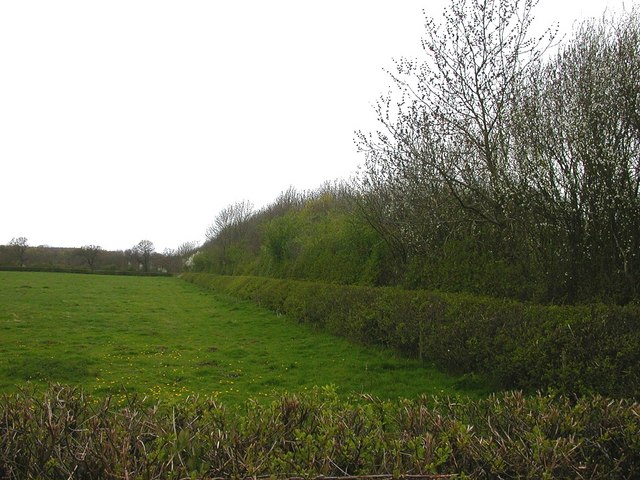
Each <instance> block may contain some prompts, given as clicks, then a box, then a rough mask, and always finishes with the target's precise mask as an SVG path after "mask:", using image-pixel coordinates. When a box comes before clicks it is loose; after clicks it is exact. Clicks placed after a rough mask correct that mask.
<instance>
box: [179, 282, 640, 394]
mask: <svg viewBox="0 0 640 480" xmlns="http://www.w3.org/2000/svg"><path fill="white" fill-rule="evenodd" d="M182 278H184V279H185V280H187V281H190V282H193V283H195V284H198V285H200V286H203V287H206V288H210V289H214V290H216V291H220V292H224V293H227V294H231V295H234V296H238V297H241V298H244V299H250V300H253V301H255V302H257V303H259V304H261V305H263V306H264V307H266V308H269V309H271V310H274V311H276V312H281V313H284V314H286V315H288V316H290V317H291V318H294V319H295V320H297V321H299V322H305V323H310V324H313V325H317V326H318V327H321V328H325V329H327V330H328V331H330V332H332V333H335V334H337V335H341V336H345V337H347V338H350V339H352V340H355V341H358V342H362V343H365V344H372V345H381V346H384V347H389V348H393V349H396V350H398V351H399V352H401V353H402V354H403V355H406V356H410V357H414V358H422V359H424V360H428V361H431V362H434V363H435V364H437V365H439V366H440V367H442V368H444V369H446V370H448V371H451V372H455V373H470V374H481V375H483V376H485V377H486V378H488V379H489V380H490V381H492V382H495V384H496V385H498V386H500V387H502V388H505V389H511V388H517V389H524V390H526V391H535V390H537V389H543V390H544V389H548V388H551V389H555V390H558V391H560V392H565V393H588V392H595V393H600V394H602V395H607V396H611V397H630V398H636V399H637V398H639V397H640V369H639V368H638V365H640V307H639V306H637V305H627V306H605V305H591V306H543V305H533V304H525V303H520V302H515V301H511V300H504V299H494V298H487V297H479V296H472V295H466V294H445V293H437V292H428V291H415V290H403V289H399V288H391V287H384V288H377V287H365V286H352V285H351V286H350V285H334V284H325V283H314V282H304V281H293V280H282V279H272V278H263V277H241V276H217V275H211V274H203V273H185V274H183V276H182Z"/></svg>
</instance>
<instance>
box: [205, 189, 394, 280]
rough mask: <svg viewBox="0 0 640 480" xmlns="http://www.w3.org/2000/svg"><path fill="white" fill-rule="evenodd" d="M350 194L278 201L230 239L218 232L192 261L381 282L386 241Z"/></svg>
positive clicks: (222, 269) (253, 271)
mask: <svg viewBox="0 0 640 480" xmlns="http://www.w3.org/2000/svg"><path fill="white" fill-rule="evenodd" d="M283 195H284V194H283ZM288 195H289V196H292V195H294V196H295V195H296V194H295V192H288ZM352 195H353V192H352V191H350V190H349V189H348V187H346V186H344V185H337V186H331V185H325V186H324V187H322V188H320V189H318V190H317V191H314V192H307V193H305V194H300V195H299V197H296V198H297V200H296V201H295V202H294V201H292V200H291V199H288V200H287V202H285V203H284V204H283V200H282V198H281V199H280V200H277V201H276V203H274V204H272V205H270V206H268V207H266V208H265V209H263V210H261V211H259V212H256V213H254V214H253V215H252V216H251V217H248V218H245V219H244V220H243V222H241V223H239V224H238V225H237V226H236V227H237V228H236V233H237V234H236V235H235V236H234V237H233V238H231V237H230V236H229V235H224V234H222V233H221V234H219V235H218V236H216V237H213V238H211V240H210V241H209V242H208V243H207V244H206V245H205V247H204V249H203V251H202V252H201V253H200V254H199V255H198V256H197V257H196V258H197V261H196V262H195V264H194V270H196V271H204V272H212V273H217V274H223V275H247V274H248V275H265V276H271V277H278V278H303V279H309V280H320V281H326V282H334V283H343V284H352V283H356V284H379V283H384V282H385V281H386V280H385V277H386V276H387V275H386V272H385V268H387V265H386V263H385V262H386V261H387V260H386V255H387V254H386V252H385V248H384V243H383V241H382V239H381V238H380V236H379V235H378V234H377V233H376V232H375V231H374V230H373V229H372V228H371V227H370V226H369V225H368V224H367V223H366V222H364V220H363V219H362V218H361V217H360V216H359V215H358V214H357V212H356V207H355V204H354V203H353V198H352Z"/></svg>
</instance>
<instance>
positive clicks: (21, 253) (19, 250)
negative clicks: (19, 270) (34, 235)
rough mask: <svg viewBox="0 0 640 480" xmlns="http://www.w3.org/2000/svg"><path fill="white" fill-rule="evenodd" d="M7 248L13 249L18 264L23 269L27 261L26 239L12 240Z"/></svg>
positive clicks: (27, 244) (27, 245) (27, 246)
mask: <svg viewBox="0 0 640 480" xmlns="http://www.w3.org/2000/svg"><path fill="white" fill-rule="evenodd" d="M9 246H11V247H12V248H13V250H14V252H15V255H16V257H17V258H18V264H19V265H20V266H21V267H24V266H25V262H26V260H27V258H26V256H27V248H29V243H28V241H27V239H26V238H25V237H17V238H12V239H11V241H10V242H9Z"/></svg>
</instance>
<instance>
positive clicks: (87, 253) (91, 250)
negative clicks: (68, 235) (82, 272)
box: [80, 245, 102, 271]
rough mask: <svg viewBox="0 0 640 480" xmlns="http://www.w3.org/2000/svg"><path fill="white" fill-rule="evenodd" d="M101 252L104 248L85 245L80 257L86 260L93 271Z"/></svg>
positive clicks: (81, 249)
mask: <svg viewBox="0 0 640 480" xmlns="http://www.w3.org/2000/svg"><path fill="white" fill-rule="evenodd" d="M101 251H102V247H100V246H98V245H85V246H83V247H80V255H81V256H82V257H83V258H84V259H85V261H86V262H87V265H89V268H90V269H91V271H93V270H94V268H95V263H96V259H97V258H98V255H100V252H101Z"/></svg>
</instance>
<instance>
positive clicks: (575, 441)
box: [0, 386, 640, 479]
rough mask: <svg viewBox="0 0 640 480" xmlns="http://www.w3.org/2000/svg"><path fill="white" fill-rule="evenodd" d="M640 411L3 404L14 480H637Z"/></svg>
mask: <svg viewBox="0 0 640 480" xmlns="http://www.w3.org/2000/svg"><path fill="white" fill-rule="evenodd" d="M639 438H640V406H639V405H638V404H637V403H631V402H628V401H614V400H610V399H607V398H603V397H599V396H589V397H585V398H581V399H578V400H574V399H569V398H566V397H549V396H541V395H538V396H535V397H531V398H526V397H524V396H523V395H522V394H520V393H506V394H504V395H500V396H492V397H490V398H487V399H485V400H476V401H470V400H459V399H456V400H452V399H449V398H442V397H440V398H438V397H424V396H423V397H419V398H416V399H414V400H396V401H381V400H379V399H376V398H374V397H371V396H368V395H367V396H360V397H352V398H350V399H348V400H342V399H339V398H338V397H337V396H336V394H335V392H334V391H332V390H331V389H326V388H324V389H315V390H313V391H311V392H308V393H306V394H300V395H291V394H288V395H284V396H281V397H280V398H279V399H277V400H275V401H273V402H272V403H270V404H262V403H258V402H255V401H253V400H249V401H247V402H246V403H245V405H244V407H243V408H242V409H239V410H228V409H227V408H225V406H224V405H222V404H221V403H220V402H218V401H217V400H216V399H215V398H202V399H200V398H198V397H190V398H188V399H186V400H183V401H181V402H179V403H176V404H175V405H172V406H170V407H169V406H165V405H163V404H153V403H150V402H149V401H144V400H141V399H140V398H139V397H137V396H131V395H130V396H128V397H126V398H125V399H124V401H121V402H118V401H116V399H112V398H106V399H98V398H95V397H91V396H87V395H85V394H84V393H83V392H81V391H79V390H76V389H71V388H67V387H60V386H53V387H51V388H50V389H49V390H48V391H46V392H44V393H43V394H42V395H34V394H32V393H29V392H19V393H18V394H16V395H12V396H4V397H3V398H2V399H1V400H0V477H2V478H40V479H57V478H92V479H93V478H145V479H165V478H252V477H253V478H255V477H269V478H290V477H293V476H295V477H305V478H310V477H317V476H329V477H331V476H334V477H336V476H337V477H342V476H349V475H383V476H385V478H389V479H390V478H402V476H404V475H413V476H424V477H425V478H427V477H428V476H430V475H456V478H598V479H608V478H611V479H614V478H615V479H617V478H637V477H638V475H640V462H639V459H640V441H639V440H638V439H639Z"/></svg>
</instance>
